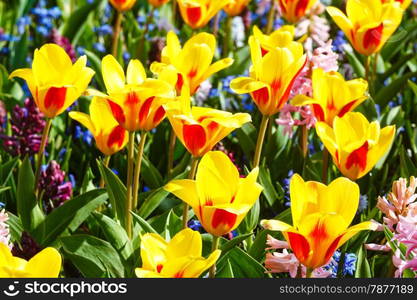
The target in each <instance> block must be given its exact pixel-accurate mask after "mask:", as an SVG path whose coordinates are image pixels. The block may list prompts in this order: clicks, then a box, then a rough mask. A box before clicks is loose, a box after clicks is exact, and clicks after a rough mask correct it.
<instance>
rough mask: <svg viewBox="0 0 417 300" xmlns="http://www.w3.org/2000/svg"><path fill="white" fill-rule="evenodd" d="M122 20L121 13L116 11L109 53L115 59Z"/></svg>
mask: <svg viewBox="0 0 417 300" xmlns="http://www.w3.org/2000/svg"><path fill="white" fill-rule="evenodd" d="M122 19H123V13H122V12H120V11H117V15H116V21H115V23H114V29H113V41H112V51H111V53H112V54H113V56H114V57H115V58H116V59H117V52H118V51H117V50H118V46H119V36H120V31H121V30H122Z"/></svg>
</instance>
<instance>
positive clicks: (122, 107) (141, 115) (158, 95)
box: [90, 55, 175, 132]
mask: <svg viewBox="0 0 417 300" xmlns="http://www.w3.org/2000/svg"><path fill="white" fill-rule="evenodd" d="M102 73H103V79H104V84H105V85H106V89H107V93H108V95H105V94H103V93H100V92H98V91H91V92H90V93H91V94H93V95H97V96H101V97H104V98H108V99H109V104H110V108H111V110H112V113H113V116H114V117H115V119H116V120H117V122H118V123H119V124H120V125H121V126H122V127H123V128H125V129H126V130H127V131H130V132H134V131H138V130H145V131H149V130H152V129H153V128H155V127H156V126H158V124H159V123H160V122H161V121H162V120H163V119H164V118H165V110H164V108H163V104H165V103H166V102H167V101H169V100H170V99H172V98H173V97H174V96H175V92H174V91H173V89H172V87H171V86H170V85H169V84H168V83H167V82H165V81H163V80H159V79H152V78H146V72H145V69H144V68H143V65H142V63H141V62H140V61H139V60H137V59H133V60H131V61H130V62H129V65H128V67H127V74H126V77H125V74H124V71H123V69H122V67H121V66H120V64H119V63H118V62H117V60H116V59H115V58H114V57H113V56H112V55H107V56H105V57H104V58H103V61H102Z"/></svg>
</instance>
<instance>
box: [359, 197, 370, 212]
mask: <svg viewBox="0 0 417 300" xmlns="http://www.w3.org/2000/svg"><path fill="white" fill-rule="evenodd" d="M367 207H368V196H367V195H361V196H360V197H359V205H358V211H357V213H358V214H359V213H361V212H363V211H364V210H365V209H366V208H367Z"/></svg>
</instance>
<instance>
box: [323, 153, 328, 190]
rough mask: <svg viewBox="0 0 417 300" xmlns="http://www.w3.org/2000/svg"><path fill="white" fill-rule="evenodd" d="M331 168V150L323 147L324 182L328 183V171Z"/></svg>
mask: <svg viewBox="0 0 417 300" xmlns="http://www.w3.org/2000/svg"><path fill="white" fill-rule="evenodd" d="M328 169H329V151H328V150H327V148H326V147H324V149H323V169H322V181H323V183H324V184H327V178H328V176H327V175H328V174H327V171H328Z"/></svg>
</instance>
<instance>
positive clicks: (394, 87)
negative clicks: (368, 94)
mask: <svg viewBox="0 0 417 300" xmlns="http://www.w3.org/2000/svg"><path fill="white" fill-rule="evenodd" d="M416 76H417V72H412V73H407V74H404V75H402V76H401V77H399V78H397V79H395V80H393V81H392V82H391V83H390V84H389V85H387V86H384V87H383V88H382V89H380V90H379V92H378V93H377V94H376V96H375V103H377V104H379V105H381V108H384V107H385V106H386V105H387V104H388V102H389V101H391V100H392V99H393V98H394V97H395V96H396V95H397V94H398V93H399V92H400V91H401V89H403V88H404V87H405V86H406V84H407V81H408V80H409V79H410V78H413V77H416Z"/></svg>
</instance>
